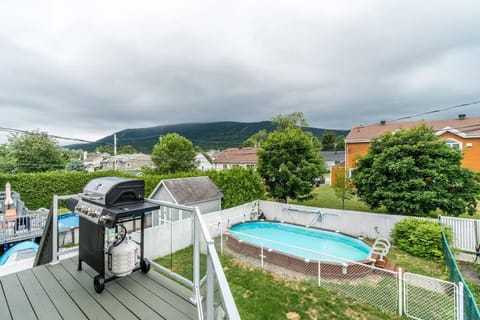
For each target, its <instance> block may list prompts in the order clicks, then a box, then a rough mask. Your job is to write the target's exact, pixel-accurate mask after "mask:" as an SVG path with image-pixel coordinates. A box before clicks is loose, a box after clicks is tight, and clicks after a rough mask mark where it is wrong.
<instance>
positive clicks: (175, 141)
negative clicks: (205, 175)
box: [152, 133, 195, 173]
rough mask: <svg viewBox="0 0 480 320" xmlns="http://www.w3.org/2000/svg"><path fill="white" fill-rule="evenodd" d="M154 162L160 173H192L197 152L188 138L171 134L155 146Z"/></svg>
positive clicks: (160, 139)
mask: <svg viewBox="0 0 480 320" xmlns="http://www.w3.org/2000/svg"><path fill="white" fill-rule="evenodd" d="M152 161H153V163H154V164H155V167H156V170H157V171H158V172H159V173H176V172H188V171H192V170H194V169H195V150H194V149H193V145H192V142H191V141H190V140H188V139H187V138H185V137H182V136H181V135H179V134H177V133H169V134H167V135H165V136H163V137H160V138H159V141H158V143H157V144H155V145H154V146H153V152H152Z"/></svg>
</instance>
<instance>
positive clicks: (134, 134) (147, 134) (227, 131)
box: [66, 121, 348, 153]
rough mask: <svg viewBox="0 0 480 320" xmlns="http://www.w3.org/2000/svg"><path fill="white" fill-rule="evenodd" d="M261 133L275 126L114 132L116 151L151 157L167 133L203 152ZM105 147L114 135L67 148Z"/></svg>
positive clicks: (226, 124) (200, 125)
mask: <svg viewBox="0 0 480 320" xmlns="http://www.w3.org/2000/svg"><path fill="white" fill-rule="evenodd" d="M263 129H265V130H267V132H272V131H273V130H274V129H275V125H274V124H273V123H272V122H271V121H259V122H236V121H218V122H196V123H179V124H171V125H159V126H152V127H146V128H129V129H123V130H121V131H118V132H116V135H117V147H121V146H126V145H131V146H133V147H134V148H135V149H137V150H138V151H141V152H144V153H151V151H152V149H153V146H154V145H155V144H156V143H157V142H158V138H159V137H160V136H162V135H165V134H168V133H178V134H179V135H181V136H184V137H185V138H187V139H188V140H190V141H191V142H192V143H193V145H194V146H198V147H200V148H202V149H203V150H209V149H226V148H232V147H239V146H241V145H242V143H243V141H245V140H246V139H248V138H249V137H250V136H251V135H253V134H254V133H257V132H258V131H260V130H263ZM303 129H304V130H305V131H309V132H311V133H312V134H313V135H314V136H316V137H318V138H320V137H321V135H322V134H323V132H325V131H330V132H333V133H334V134H335V135H343V136H346V135H347V133H348V130H338V129H323V128H314V127H304V128H303ZM108 144H110V145H112V144H113V134H112V135H108V136H106V137H103V138H101V139H99V140H97V141H95V142H92V143H82V144H72V145H68V146H66V147H67V148H69V149H83V150H85V151H89V152H91V151H94V150H95V148H96V147H98V146H102V145H108Z"/></svg>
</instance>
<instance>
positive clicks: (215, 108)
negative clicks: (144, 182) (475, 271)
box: [0, 0, 480, 141]
mask: <svg viewBox="0 0 480 320" xmlns="http://www.w3.org/2000/svg"><path fill="white" fill-rule="evenodd" d="M475 100H480V2H479V1H478V0H472V1H453V0H452V1H440V0H422V1H385V0H379V1H354V0H350V1H318V0H314V1H304V0H292V1H285V0H280V1H279V0H275V1H273V0H268V1H262V0H260V1H259V0H252V1H250V0H242V1H228V0H219V1H208V0H202V1H195V0H190V1H181V0H175V1H162V0H153V1H143V0H141V1H128V2H127V1H119V0H115V1H113V0H112V1H105V0H102V1H90V0H82V1H78V0H76V1H67V0H59V1H47V0H44V1H37V0H31V1H29V0H13V1H10V0H2V1H0V112H1V113H0V127H13V128H19V129H28V130H34V129H39V130H41V131H47V132H49V133H51V134H56V135H63V136H68V137H76V138H82V139H89V140H96V139H98V138H101V137H103V136H106V135H109V134H111V133H112V132H115V131H119V130H122V129H125V128H138V127H148V126H154V125H164V124H176V123H185V122H212V121H247V122H253V121H260V120H270V119H272V118H273V117H274V116H276V115H278V114H279V113H282V114H286V113H290V112H294V111H301V112H303V113H304V115H305V117H306V119H307V121H308V122H309V124H310V125H311V126H314V127H320V128H331V129H349V128H351V127H352V126H354V125H357V124H361V123H362V124H370V123H375V122H378V121H380V120H391V119H395V118H399V117H403V116H408V115H412V114H417V113H421V112H425V111H429V110H432V109H438V108H443V107H448V106H451V105H456V104H460V103H465V102H471V101H475ZM458 113H465V114H467V116H480V104H477V105H473V106H470V107H464V108H458V109H454V110H451V111H449V112H442V113H439V114H436V115H435V117H436V118H451V117H456V115H457V114H458ZM424 118H426V117H424ZM2 136H4V133H1V132H0V139H1V138H2ZM0 141H1V140H0Z"/></svg>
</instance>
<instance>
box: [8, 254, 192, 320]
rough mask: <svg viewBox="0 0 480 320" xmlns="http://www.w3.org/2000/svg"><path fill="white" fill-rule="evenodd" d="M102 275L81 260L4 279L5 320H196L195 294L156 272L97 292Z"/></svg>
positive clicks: (135, 275) (121, 280) (133, 276)
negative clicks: (95, 281) (79, 267)
mask: <svg viewBox="0 0 480 320" xmlns="http://www.w3.org/2000/svg"><path fill="white" fill-rule="evenodd" d="M96 275H97V273H96V271H95V270H93V269H92V268H90V267H89V266H88V265H87V264H85V263H84V264H83V270H82V271H78V270H77V258H72V259H67V260H62V261H61V262H60V263H58V264H56V265H43V266H39V267H35V268H33V269H30V270H25V271H22V272H19V273H16V274H11V275H8V276H4V277H0V319H1V320H9V319H14V320H15V319H22V320H23V319H42V320H43V319H48V320H50V319H52V320H58V319H73V320H77V319H78V320H80V319H102V320H103V319H119V320H129V319H175V320H176V319H180V320H190V319H192V320H193V319H196V308H195V305H194V304H192V303H191V302H190V300H189V298H190V296H191V292H190V291H189V290H187V289H186V288H185V287H182V286H181V285H179V284H178V283H175V282H173V281H172V280H169V279H167V278H165V277H163V276H162V275H160V274H159V273H157V272H155V271H153V270H152V271H151V272H150V273H148V274H143V273H141V272H134V273H132V274H131V275H129V276H127V277H124V278H119V279H115V280H114V281H111V282H108V283H106V284H105V290H104V291H103V292H102V293H100V294H99V293H96V292H95V290H94V288H93V277H94V276H96Z"/></svg>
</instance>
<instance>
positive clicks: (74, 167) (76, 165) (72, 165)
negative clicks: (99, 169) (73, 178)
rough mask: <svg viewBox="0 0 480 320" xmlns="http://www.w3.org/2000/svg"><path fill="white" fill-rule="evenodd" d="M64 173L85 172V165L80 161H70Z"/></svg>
mask: <svg viewBox="0 0 480 320" xmlns="http://www.w3.org/2000/svg"><path fill="white" fill-rule="evenodd" d="M65 170H66V171H81V172H83V171H85V165H84V164H83V162H82V161H81V160H78V159H76V160H72V161H70V162H69V163H67V165H66V166H65Z"/></svg>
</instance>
